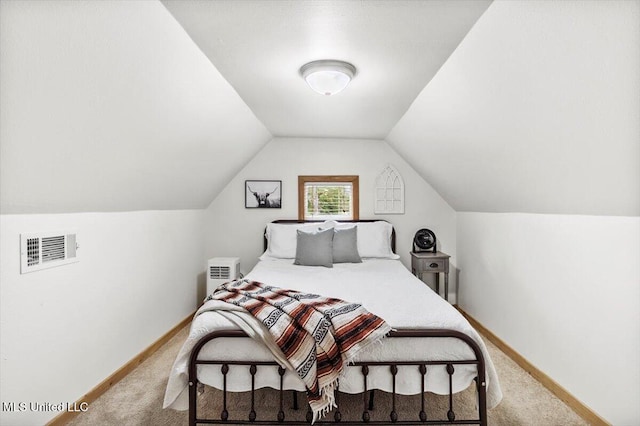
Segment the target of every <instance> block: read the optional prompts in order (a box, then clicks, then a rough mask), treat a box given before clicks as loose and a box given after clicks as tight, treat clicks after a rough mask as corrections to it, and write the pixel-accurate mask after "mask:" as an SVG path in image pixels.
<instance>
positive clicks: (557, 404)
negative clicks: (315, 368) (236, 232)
mask: <svg viewBox="0 0 640 426" xmlns="http://www.w3.org/2000/svg"><path fill="white" fill-rule="evenodd" d="M188 330H189V328H188V326H187V327H185V328H184V329H183V330H181V331H180V332H179V333H178V334H176V335H175V336H174V337H173V338H172V339H171V340H170V341H169V342H167V343H166V344H165V345H164V346H162V347H161V348H160V349H159V350H158V351H157V352H156V353H154V354H153V355H152V356H151V357H149V358H148V359H147V360H145V361H144V362H143V363H142V364H140V365H139V366H138V367H137V368H136V369H135V370H134V371H132V372H131V373H130V374H129V375H128V376H127V377H125V378H124V379H122V380H121V381H120V382H118V383H117V384H115V385H114V386H113V387H112V388H111V389H109V390H108V391H107V392H105V393H104V394H103V395H102V396H100V398H98V399H97V400H96V401H94V402H92V403H91V404H90V405H89V409H88V411H86V412H84V413H81V414H79V415H78V416H77V417H75V418H74V419H72V420H71V421H70V422H69V423H68V425H72V426H83V425H91V426H93V425H122V426H124V425H153V426H163V425H166V426H169V425H171V426H173V425H186V424H187V423H188V421H187V419H188V417H187V412H181V411H174V410H171V409H168V410H163V409H162V401H163V398H164V390H165V386H166V382H167V377H168V374H169V371H170V369H171V366H172V364H173V361H174V359H175V357H176V355H177V353H178V350H179V349H180V347H181V345H182V343H183V342H184V341H185V340H186V337H187V334H188ZM485 342H486V343H487V347H488V349H489V353H490V354H491V358H492V360H493V362H494V364H495V366H496V369H497V371H498V377H499V378H500V384H501V386H502V392H503V394H504V397H503V399H502V401H501V402H500V404H499V405H498V406H497V407H495V408H494V409H492V410H489V412H488V423H489V425H496V426H503V425H504V426H515V425H532V426H533V425H535V426H541V425H542V426H544V425H549V426H555V425H557V426H560V425H562V426H571V425H576V426H577V425H587V423H586V422H585V421H584V420H583V419H582V418H580V417H579V416H578V415H577V414H576V413H575V412H573V411H572V410H571V409H570V408H569V407H568V406H567V405H565V404H564V403H563V402H562V401H561V400H559V399H558V398H557V397H555V396H554V395H553V394H552V393H551V392H549V391H548V390H547V389H546V388H545V387H543V386H542V385H541V384H540V383H539V382H537V381H536V380H535V379H534V378H533V377H531V376H530V375H529V374H528V373H527V372H525V371H524V370H523V369H522V368H520V367H519V366H518V365H517V364H515V363H514V362H513V361H512V360H511V359H510V358H509V357H507V356H506V355H505V354H504V353H502V352H501V351H500V350H499V349H498V348H496V347H495V346H494V345H493V344H492V343H491V342H489V341H488V340H487V339H486V338H485ZM220 395H221V392H220V391H217V390H215V389H212V388H209V387H206V388H205V391H204V393H203V394H202V395H201V396H200V398H202V401H203V402H202V405H201V406H202V410H204V412H208V411H211V412H213V413H216V414H214V416H215V418H218V416H219V411H220V403H219V401H220V400H221V396H220ZM241 396H242V395H232V394H229V397H228V398H229V399H228V402H227V404H228V407H230V409H229V411H230V413H229V414H230V417H231V416H234V415H235V416H236V417H235V418H238V417H239V418H247V416H248V413H249V401H248V398H240V397H241ZM427 396H428V398H427V406H428V407H430V409H429V411H428V414H429V415H430V416H432V417H436V418H440V419H446V418H447V416H446V411H447V408H446V407H447V405H448V404H447V399H448V398H447V397H440V396H436V395H432V394H427ZM286 397H287V399H286V401H287V403H288V405H289V406H290V405H291V394H290V392H287V394H286ZM298 400H299V401H300V402H301V405H302V403H303V402H304V394H302V393H300V394H299V398H298ZM474 400H475V394H474V392H473V390H472V389H468V390H467V391H465V392H461V393H460V394H457V395H455V396H454V410H455V412H456V418H457V419H460V418H468V417H465V416H466V415H468V416H473V412H472V410H473V405H474ZM390 401H391V396H390V394H386V393H384V392H380V391H378V392H376V395H375V407H374V410H373V411H371V420H387V419H389V412H390V408H389V407H391V402H390ZM419 401H420V400H419V396H400V397H398V398H397V401H396V406H397V411H398V415H399V418H400V419H416V416H417V412H418V411H419V408H416V407H419V406H420V405H419V404H420V402H419ZM277 406H278V392H277V391H273V390H260V391H258V392H256V407H277ZM231 407H232V408H233V409H231ZM340 407H341V411H342V412H352V413H354V417H348V416H345V415H343V420H347V419H349V420H352V419H353V420H356V419H359V418H360V416H361V413H362V397H361V396H351V395H347V394H340ZM349 407H351V409H350V408H349ZM199 410H200V408H199ZM271 410H273V411H271ZM256 411H257V412H258V419H257V420H256V422H255V423H256V424H260V415H261V413H265V415H266V413H267V412H271V413H276V412H277V409H267V408H262V409H261V408H257V409H256ZM199 413H200V412H199ZM237 413H239V415H238V414H237ZM432 413H433V415H432ZM269 415H271V416H274V417H275V414H269ZM304 415H305V410H304V409H300V410H298V411H294V410H289V411H287V418H297V417H299V418H301V419H304ZM332 416H333V413H330V414H329V416H328V417H327V419H331V418H333V417H332ZM231 418H233V417H231ZM430 418H431V417H430ZM270 420H275V419H270ZM229 424H232V423H229Z"/></svg>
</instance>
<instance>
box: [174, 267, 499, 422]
mask: <svg viewBox="0 0 640 426" xmlns="http://www.w3.org/2000/svg"><path fill="white" fill-rule="evenodd" d="M263 259H265V260H262V261H260V262H258V264H257V265H256V267H255V268H254V269H253V270H252V271H251V272H250V273H249V274H248V275H247V277H246V278H248V279H251V280H255V281H260V282H263V283H265V284H268V285H272V286H277V287H282V288H290V289H295V290H299V291H305V292H309V293H316V294H321V295H323V296H330V297H336V298H340V299H343V300H346V301H349V302H357V303H361V304H362V305H363V306H364V307H365V308H366V309H367V310H369V311H370V312H373V313H375V314H376V315H378V316H380V317H382V318H384V319H385V321H387V323H389V324H390V325H391V326H392V327H393V328H395V329H399V328H405V329H407V328H408V329H411V328H447V329H453V330H457V331H461V332H463V333H465V334H467V335H469V336H471V337H472V338H473V339H474V340H475V341H476V342H477V343H478V345H479V346H480V348H481V349H482V351H483V355H484V358H485V364H486V375H487V407H488V408H493V407H494V406H496V405H497V404H498V402H500V400H501V399H502V391H501V390H500V385H499V382H498V378H497V375H496V372H495V368H494V366H493V363H492V361H491V359H490V357H489V354H488V352H487V350H486V347H485V345H484V342H483V341H482V339H481V338H480V336H479V335H478V333H477V332H476V331H475V330H474V329H473V328H472V327H471V325H470V324H469V323H468V322H467V320H466V319H465V318H464V317H463V316H462V315H461V314H460V313H459V312H458V311H457V310H456V309H455V308H453V307H452V306H451V305H450V304H449V303H448V302H446V301H445V300H444V299H442V298H441V297H440V296H438V295H437V294H436V293H435V292H433V291H432V290H431V289H429V288H428V287H427V286H426V285H425V284H424V283H423V282H422V281H420V280H419V279H417V278H416V277H414V276H413V275H412V274H411V273H410V272H409V271H408V270H407V269H406V268H405V267H404V266H403V265H402V263H401V262H400V261H399V260H392V259H366V260H364V261H363V263H358V264H356V263H339V264H334V265H333V266H334V267H333V268H324V267H311V266H299V265H294V264H293V261H292V260H291V259H272V258H264V257H263ZM207 303H211V302H207ZM209 308H210V307H207V304H206V303H205V305H203V307H202V308H201V310H206V309H209ZM221 329H228V330H237V329H238V327H237V326H236V325H234V324H233V323H232V322H230V321H229V320H228V319H226V318H225V316H223V315H220V314H219V313H217V312H215V311H204V312H203V313H201V314H200V315H198V314H196V317H195V318H194V320H193V322H192V324H191V331H190V335H189V338H188V339H187V341H186V342H185V344H184V345H183V347H182V349H181V351H180V353H179V354H178V357H177V358H176V361H175V363H174V365H173V368H172V370H171V374H170V376H169V382H168V384H167V390H166V393H165V401H164V407H165V408H166V407H171V408H174V409H178V410H186V409H188V390H187V368H188V367H187V364H188V357H189V353H190V351H191V348H192V347H193V346H194V345H195V343H196V342H197V341H198V340H199V339H200V338H201V337H202V336H204V335H206V334H208V333H209V332H211V331H214V330H221ZM434 341H435V342H436V343H434ZM200 358H201V359H218V360H221V359H226V360H257V361H260V360H273V356H272V355H271V353H270V352H269V351H268V350H267V349H266V348H265V347H264V345H262V344H260V343H258V342H256V341H254V340H252V339H249V338H247V339H244V338H227V339H216V340H215V342H211V343H209V344H207V345H205V347H204V348H203V349H202V351H201V355H200ZM473 358H474V355H473V352H472V350H471V349H470V348H469V347H468V346H467V345H466V344H465V343H464V342H462V341H460V340H458V339H454V338H451V339H450V338H438V339H425V338H422V339H419V338H415V339H414V338H402V339H400V338H398V339H393V338H388V339H385V340H384V341H383V343H382V344H380V345H374V346H372V347H370V348H367V349H366V350H364V351H363V352H361V354H360V357H359V359H360V360H361V361H377V360H380V361H381V360H384V361H400V360H403V361H413V360H416V361H424V360H456V359H473ZM408 369H411V371H410V372H408V371H407V370H408ZM398 370H399V371H398V376H397V378H396V392H398V393H399V394H405V395H411V394H417V393H420V390H421V387H420V375H419V374H418V373H416V372H415V370H416V367H415V366H413V367H399V369H398ZM475 376H476V371H475V367H474V366H464V365H460V366H456V372H455V374H454V376H453V377H454V380H453V390H454V392H459V391H461V390H464V389H466V388H467V387H468V386H469V385H470V384H471V383H472V381H473V378H474V377H475ZM198 377H199V380H200V381H201V382H203V383H205V384H207V385H210V386H214V387H216V388H219V389H221V388H222V376H221V374H220V367H219V366H198ZM362 382H363V381H362V375H361V374H360V372H359V369H357V368H348V369H347V371H346V376H345V378H344V379H342V380H341V381H340V390H341V391H342V392H347V393H358V392H362V391H363V383H362ZM250 384H251V381H250V375H249V373H248V368H247V367H241V366H231V368H230V372H229V374H228V377H227V389H228V390H230V391H247V390H250V389H251V388H250ZM284 385H285V388H286V389H297V390H304V387H303V386H302V382H301V381H300V380H299V379H298V378H297V377H296V376H295V373H290V372H287V374H286V375H285V382H284ZM267 386H268V387H272V388H276V389H277V388H279V376H278V374H277V370H276V368H275V367H274V368H272V369H269V368H259V369H258V373H257V374H256V387H257V388H261V387H267ZM391 386H392V384H391V376H390V374H389V368H388V367H370V371H369V376H368V380H367V387H368V389H382V390H384V391H387V392H389V391H391ZM425 389H426V390H427V391H430V392H434V393H438V394H448V392H449V382H448V375H447V374H446V372H445V371H444V367H442V366H432V367H429V368H428V369H427V375H426V381H425Z"/></svg>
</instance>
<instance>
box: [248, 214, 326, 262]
mask: <svg viewBox="0 0 640 426" xmlns="http://www.w3.org/2000/svg"><path fill="white" fill-rule="evenodd" d="M329 228H333V224H330V223H329V222H322V223H268V224H267V232H266V233H265V235H266V237H267V251H265V252H264V254H263V255H262V256H260V259H261V260H262V257H265V258H267V257H275V258H278V259H295V258H296V246H297V243H296V241H297V231H298V229H300V230H302V231H305V232H314V231H318V230H325V229H329Z"/></svg>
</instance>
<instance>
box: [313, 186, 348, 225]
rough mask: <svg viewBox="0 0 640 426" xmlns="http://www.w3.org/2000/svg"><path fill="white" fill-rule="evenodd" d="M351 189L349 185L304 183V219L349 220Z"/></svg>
mask: <svg viewBox="0 0 640 426" xmlns="http://www.w3.org/2000/svg"><path fill="white" fill-rule="evenodd" d="M352 188H353V186H352V184H351V183H335V182H327V183H324V182H308V183H306V184H305V191H304V193H305V201H304V202H305V219H351V218H352V217H353V215H352V210H353V197H352Z"/></svg>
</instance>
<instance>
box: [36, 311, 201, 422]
mask: <svg viewBox="0 0 640 426" xmlns="http://www.w3.org/2000/svg"><path fill="white" fill-rule="evenodd" d="M194 314H195V311H194V312H193V313H191V314H190V315H189V316H188V317H186V318H185V319H183V320H182V321H180V322H179V323H178V324H177V325H176V326H175V327H173V328H172V329H171V330H169V331H167V332H166V333H165V334H164V335H163V336H161V337H160V338H159V339H158V340H156V341H155V342H153V343H152V344H151V346H149V347H148V348H146V349H145V350H143V351H142V352H140V353H139V354H138V355H136V356H135V357H134V358H133V359H132V360H130V361H129V362H127V363H126V364H125V365H123V366H122V367H120V368H119V369H118V370H116V371H115V372H114V373H113V374H111V375H110V376H109V377H107V378H106V379H104V380H103V381H102V382H100V384H98V385H97V386H96V387H95V388H93V389H91V390H90V391H89V392H88V393H87V394H85V395H84V396H83V397H82V398H80V399H79V400H78V401H76V403H75V406H74V407H80V406H81V404H83V403H84V404H88V405H91V403H92V402H93V401H95V400H96V399H98V397H99V396H100V395H102V394H103V393H105V392H106V391H107V390H108V389H110V388H111V387H112V386H113V385H115V384H116V383H118V382H119V381H120V380H122V379H123V378H124V377H125V376H126V375H127V374H129V373H130V372H131V371H133V369H134V368H136V367H137V366H138V365H140V364H142V362H143V361H144V360H146V359H147V358H149V357H150V356H151V355H153V353H154V352H156V351H157V350H158V349H159V348H160V347H161V346H162V345H164V344H165V343H167V342H168V341H169V340H170V339H171V338H172V337H173V336H175V335H176V334H178V332H179V331H180V330H182V329H183V328H184V327H185V326H186V325H187V324H189V323H190V322H191V319H192V318H193V315H194ZM78 411H79V410H78ZM77 414H78V412H72V411H65V412H62V413H60V414H59V415H58V416H56V417H54V418H53V420H51V421H50V422H49V423H47V425H46V426H62V425H64V424H66V423H67V422H69V421H70V420H71V419H72V418H74V417H75V416H76V415H77Z"/></svg>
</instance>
